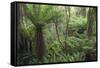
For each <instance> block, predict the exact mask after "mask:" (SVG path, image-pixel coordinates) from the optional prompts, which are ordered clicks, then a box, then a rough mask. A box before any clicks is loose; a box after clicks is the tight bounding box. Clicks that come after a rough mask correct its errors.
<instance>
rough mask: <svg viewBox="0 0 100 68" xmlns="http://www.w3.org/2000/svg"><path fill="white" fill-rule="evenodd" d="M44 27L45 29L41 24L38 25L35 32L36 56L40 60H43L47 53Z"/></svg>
mask: <svg viewBox="0 0 100 68" xmlns="http://www.w3.org/2000/svg"><path fill="white" fill-rule="evenodd" d="M42 29H43V28H42V26H40V25H37V26H36V32H35V42H36V48H35V49H36V56H37V58H38V61H41V60H42V59H43V56H44V54H45V44H44V37H43V31H42Z"/></svg>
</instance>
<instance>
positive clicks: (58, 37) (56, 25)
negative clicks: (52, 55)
mask: <svg viewBox="0 0 100 68" xmlns="http://www.w3.org/2000/svg"><path fill="white" fill-rule="evenodd" d="M54 24H55V29H56V34H57V39H58V41H59V43H60V44H61V45H62V42H61V40H60V36H59V32H58V29H57V28H58V24H57V21H56V22H55V23H54Z"/></svg>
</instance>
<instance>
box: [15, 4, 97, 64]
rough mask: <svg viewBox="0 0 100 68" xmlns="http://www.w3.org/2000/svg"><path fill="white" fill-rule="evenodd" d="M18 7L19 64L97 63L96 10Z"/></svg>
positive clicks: (22, 5) (65, 7) (42, 6)
mask: <svg viewBox="0 0 100 68" xmlns="http://www.w3.org/2000/svg"><path fill="white" fill-rule="evenodd" d="M17 6H18V16H19V17H18V22H17V64H18V65H23V64H42V63H57V62H76V61H95V60H97V54H96V44H97V42H96V33H97V32H96V8H95V7H84V6H82V7H75V6H60V5H59V6H56V5H39V4H18V5H17Z"/></svg>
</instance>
